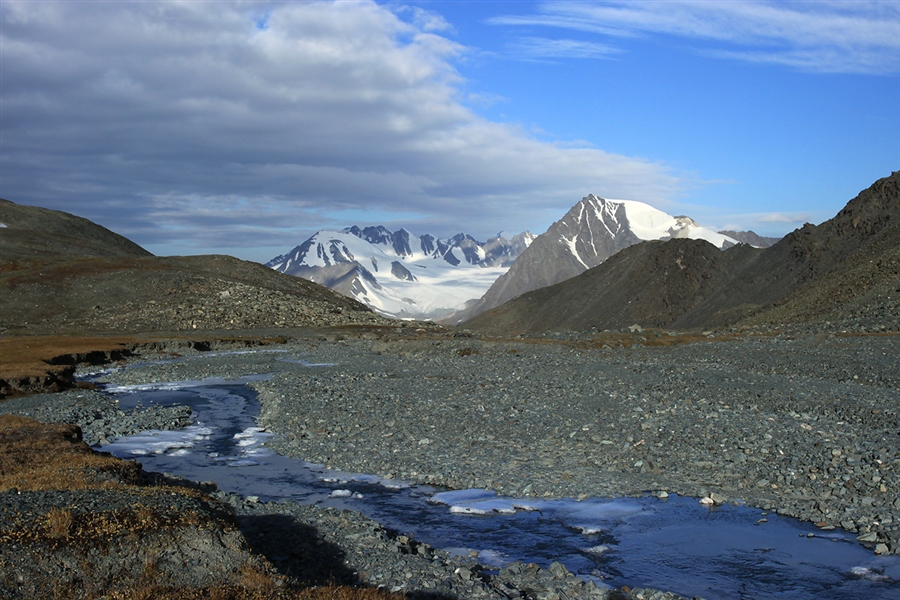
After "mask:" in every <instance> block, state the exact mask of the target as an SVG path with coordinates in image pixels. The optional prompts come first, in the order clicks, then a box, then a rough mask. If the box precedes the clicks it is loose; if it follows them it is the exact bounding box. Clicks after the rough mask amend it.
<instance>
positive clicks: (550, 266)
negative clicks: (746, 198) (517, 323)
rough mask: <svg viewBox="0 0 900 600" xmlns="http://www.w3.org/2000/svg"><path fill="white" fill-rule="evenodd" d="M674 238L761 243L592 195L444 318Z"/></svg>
mask: <svg viewBox="0 0 900 600" xmlns="http://www.w3.org/2000/svg"><path fill="white" fill-rule="evenodd" d="M729 233H733V232H729ZM745 236H749V237H745ZM675 238H689V239H700V240H706V241H708V242H710V243H711V244H713V245H714V246H716V247H717V248H720V249H725V248H730V247H731V246H734V245H735V244H738V243H739V242H744V241H746V240H748V239H749V240H751V241H750V243H751V244H753V243H754V242H757V244H754V245H765V244H766V240H765V239H764V238H760V237H759V236H757V235H756V234H755V233H752V232H746V233H744V232H740V233H737V234H735V235H733V236H732V235H725V234H723V233H717V232H715V231H713V230H711V229H707V228H705V227H701V226H700V225H698V224H697V223H696V222H695V221H694V220H693V219H691V218H690V217H685V216H677V217H673V216H672V215H669V214H667V213H665V212H663V211H661V210H657V209H655V208H653V207H652V206H650V205H648V204H644V203H643V202H635V201H632V200H607V199H604V198H599V197H597V196H595V195H593V194H591V195H589V196H586V197H585V198H583V199H582V200H581V201H580V202H579V203H578V204H576V205H575V206H573V207H572V208H571V209H570V210H569V212H567V213H566V214H565V216H564V217H563V218H562V219H560V220H559V221H557V222H556V223H554V224H553V225H551V226H550V228H549V229H548V230H547V232H546V233H544V234H541V235H539V236H538V237H537V238H535V240H534V242H533V243H532V244H531V245H530V246H529V247H528V249H527V250H526V251H525V252H523V253H522V255H521V256H520V257H519V258H518V259H517V260H516V262H515V263H514V264H513V266H512V267H511V268H510V269H509V271H508V272H507V273H506V274H504V275H502V276H501V277H499V278H498V279H497V281H495V282H494V284H493V285H492V286H491V287H490V288H489V289H488V290H487V292H486V293H485V294H484V296H482V297H481V299H480V300H478V302H476V303H474V304H473V305H472V306H470V307H467V308H466V309H465V310H463V311H461V312H459V313H457V314H455V315H453V316H452V317H451V318H450V319H447V320H446V322H447V323H459V322H461V321H465V320H468V319H471V318H472V317H474V316H476V315H478V314H481V313H482V312H484V311H486V310H489V309H491V308H495V307H497V306H500V305H501V304H504V303H505V302H508V301H509V300H512V299H513V298H515V297H517V296H520V295H521V294H524V293H525V292H530V291H531V290H536V289H539V288H542V287H546V286H548V285H553V284H555V283H559V282H560V281H565V280H566V279H569V278H571V277H575V276H576V275H578V274H580V273H583V272H584V271H587V270H588V269H590V268H591V267H595V266H597V265H599V264H600V263H602V262H603V261H605V260H607V259H608V258H609V257H611V256H612V255H614V254H616V253H617V252H619V251H620V250H623V249H624V248H627V247H629V246H632V245H634V244H637V243H639V242H642V241H648V240H669V239H675Z"/></svg>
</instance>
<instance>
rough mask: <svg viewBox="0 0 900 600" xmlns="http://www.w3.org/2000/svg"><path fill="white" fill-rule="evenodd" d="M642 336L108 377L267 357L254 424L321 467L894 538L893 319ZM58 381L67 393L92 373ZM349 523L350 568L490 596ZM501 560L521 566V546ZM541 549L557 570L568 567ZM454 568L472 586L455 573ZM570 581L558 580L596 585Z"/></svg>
mask: <svg viewBox="0 0 900 600" xmlns="http://www.w3.org/2000/svg"><path fill="white" fill-rule="evenodd" d="M663 335H664V334H663ZM643 341H647V340H646V338H645V339H644V340H643ZM649 343H650V342H648V343H647V345H641V344H637V345H634V346H631V347H609V346H605V347H599V348H592V347H587V345H586V344H579V343H577V342H572V341H566V340H563V341H557V342H553V343H548V342H546V341H543V340H524V339H523V340H509V341H488V340H481V339H478V338H476V337H450V336H443V337H433V338H431V339H422V340H391V339H386V338H385V339H347V340H341V341H334V340H332V341H326V340H323V339H317V340H309V341H305V342H297V343H295V344H291V345H287V346H284V347H282V348H280V350H283V352H254V353H247V354H232V355H227V356H225V355H221V356H201V357H197V358H194V359H192V360H189V361H184V362H175V363H165V364H157V365H153V366H150V367H146V368H141V369H135V370H126V371H120V372H117V373H113V374H110V375H109V376H108V377H107V379H108V380H110V381H113V382H115V383H118V384H129V383H149V382H161V381H177V380H187V379H201V378H203V377H209V376H216V377H224V378H237V377H239V376H242V375H248V374H253V373H270V374H271V377H270V379H268V380H266V381H255V382H253V383H251V385H252V387H254V388H255V389H257V390H258V392H259V399H260V402H261V405H262V412H261V415H260V422H261V424H262V425H264V426H265V427H267V428H268V429H269V430H270V431H272V432H276V433H278V434H280V436H279V437H277V438H275V439H274V440H273V441H272V442H270V443H269V445H270V446H271V447H273V448H274V449H276V450H278V451H279V452H282V453H285V454H289V455H293V456H297V457H299V458H302V459H304V460H307V461H311V462H316V463H321V464H325V465H326V466H328V467H330V468H334V469H341V470H346V471H351V472H365V473H373V474H377V475H380V476H383V477H389V478H396V479H401V480H406V481H410V482H418V483H425V484H433V485H439V486H446V487H451V488H460V489H461V488H489V489H492V490H496V491H497V492H498V493H501V494H505V495H511V496H520V497H543V498H551V497H575V498H579V497H587V496H623V495H640V494H644V493H647V492H662V491H666V492H669V493H671V492H675V493H678V494H681V495H687V496H694V497H698V498H712V499H713V500H714V501H716V502H722V501H726V502H727V501H741V502H744V503H747V504H749V505H752V506H757V507H760V508H762V509H765V510H770V511H775V512H777V513H778V514H782V515H788V516H793V517H797V518H800V519H804V520H808V521H812V522H813V523H816V524H817V525H818V526H819V527H821V528H822V529H830V528H834V527H842V528H844V529H847V530H850V531H853V532H856V533H857V534H858V535H859V536H860V539H861V541H863V542H864V543H866V544H867V545H868V546H869V547H871V548H872V549H873V551H874V552H876V553H880V554H889V553H891V554H900V452H898V447H900V415H898V411H900V389H898V388H900V351H898V350H900V339H898V338H897V336H893V335H885V336H840V335H811V334H809V335H808V334H798V335H796V336H788V335H780V336H779V335H769V336H764V337H763V336H760V337H753V336H744V337H739V338H737V339H729V340H716V339H714V338H709V339H707V340H706V341H699V342H694V343H690V344H678V345H673V346H668V347H656V346H651V345H649ZM286 359H287V360H286ZM305 361H308V362H307V364H303V363H304V362H305ZM309 363H312V364H323V363H325V364H333V366H318V367H316V368H310V367H309V366H308V364H309ZM67 394H69V395H72V396H73V397H78V396H79V395H80V396H81V399H82V400H84V396H85V395H87V396H88V397H92V394H93V393H92V392H85V391H82V390H78V391H72V392H68V393H67ZM54 397H58V398H61V397H63V396H62V395H54ZM27 401H28V399H22V400H21V402H27ZM64 404H65V403H60V404H59V406H63V405H64ZM8 406H11V405H9V404H8V403H5V404H3V405H0V407H3V409H4V411H5V410H6V409H7V407H8ZM19 408H21V407H19ZM170 416H172V415H166V417H165V418H164V419H162V420H166V419H169V417H170ZM45 417H46V415H45ZM103 421H104V425H106V424H107V419H106V418H103ZM114 421H115V419H112V420H111V422H114ZM173 422H174V421H173ZM82 427H83V428H85V429H86V437H87V436H93V438H91V439H99V438H100V436H109V435H113V433H112V432H111V431H109V427H105V428H104V427H100V428H99V429H97V430H95V429H92V428H91V424H90V423H88V424H87V427H86V426H85V425H82ZM101 430H102V431H101ZM236 504H237V505H240V506H242V508H241V510H244V511H251V512H252V511H254V510H260V508H259V506H267V507H269V508H267V509H266V510H269V512H270V513H274V512H281V513H290V512H296V511H300V512H305V511H310V510H312V509H311V508H309V507H297V506H296V505H293V504H291V503H273V504H269V505H265V504H262V503H260V504H259V505H258V506H257V505H253V506H250V505H247V506H245V505H246V502H243V503H242V502H237V501H236ZM251 504H252V503H251ZM317 515H318V516H316V517H315V518H314V519H313V520H321V522H322V523H323V524H325V523H326V522H328V523H331V526H333V525H334V523H337V522H338V521H340V518H341V517H339V516H335V515H334V514H327V512H326V511H319V513H317ZM351 520H353V519H352V518H351ZM354 527H356V528H357V529H359V527H362V528H363V529H366V528H373V527H374V528H376V529H377V524H371V523H368V522H367V523H366V524H365V525H360V524H356V525H354ZM357 529H353V528H352V527H351V528H350V530H352V533H350V534H347V535H343V537H341V539H342V540H343V541H342V542H341V544H344V547H345V554H347V549H349V548H352V550H351V551H350V552H351V553H352V552H356V553H359V552H363V554H361V555H360V556H361V557H365V556H368V557H369V559H370V560H374V561H375V562H376V563H378V565H380V566H375V567H373V568H372V569H370V570H369V571H366V572H367V573H368V572H370V571H372V572H378V573H381V574H382V575H384V573H385V572H386V573H387V575H384V578H383V580H381V581H379V580H378V579H376V578H373V579H371V580H369V582H370V583H375V584H377V585H384V586H386V587H388V588H389V589H393V588H395V587H397V586H400V587H399V589H406V590H408V589H410V588H408V587H404V586H405V585H406V584H404V582H407V584H408V582H409V581H411V580H412V581H417V582H419V581H421V580H425V581H428V582H429V585H434V586H439V585H440V582H441V581H452V582H453V583H452V585H451V584H447V585H451V587H452V590H451V589H449V588H448V589H447V590H446V591H444V590H443V589H442V588H440V587H432V588H430V589H434V590H435V592H437V591H439V590H440V591H441V592H442V593H458V594H461V596H462V597H473V598H474V597H503V596H501V595H496V594H499V591H498V588H496V587H495V588H491V587H490V586H487V585H484V582H483V581H482V580H481V579H479V578H478V577H476V576H477V574H478V573H477V564H470V565H469V566H463V565H459V564H455V563H451V562H450V561H449V560H448V559H446V558H438V559H435V558H434V557H435V554H433V553H430V552H431V551H430V550H429V551H428V552H426V551H424V550H423V551H422V552H423V554H425V556H420V557H419V558H424V559H425V561H426V562H425V563H416V564H420V565H423V564H426V563H427V564H428V565H429V566H428V568H429V569H431V568H435V567H434V565H439V568H437V570H438V571H440V572H441V573H443V574H444V575H442V576H439V575H435V574H430V575H427V576H425V575H421V577H420V575H417V574H416V573H418V571H416V572H415V573H414V572H413V570H410V569H408V568H404V567H402V565H399V563H397V565H393V563H391V562H389V561H388V559H387V558H384V559H382V558H373V557H375V556H380V555H378V554H377V553H376V554H369V555H366V554H365V549H366V548H369V549H371V548H374V547H376V546H377V544H375V542H373V541H372V540H373V539H375V538H378V537H379V536H380V535H381V534H380V533H378V532H377V531H375V530H372V531H368V530H366V531H368V533H366V531H358V530H357ZM350 530H348V531H350ZM345 533H346V532H345ZM363 534H365V535H363ZM385 535H386V534H385ZM353 536H355V537H353ZM354 540H355V541H354ZM397 540H398V538H396V537H393V538H391V541H390V543H388V544H387V545H386V547H387V546H390V548H389V550H390V552H389V553H388V554H391V555H394V554H396V555H397V556H400V555H403V556H415V555H417V551H416V550H415V548H412V550H411V551H406V552H403V551H398V550H397V548H398V547H399V546H402V545H403V544H402V543H401V542H398V541H397ZM366 544H368V546H366ZM398 544H399V546H398ZM339 545H340V544H339ZM407 550H409V548H408V549H407ZM388 554H385V556H387V555H388ZM359 560H363V559H362V558H360V559H359ZM404 560H407V559H404ZM379 561H381V562H379ZM385 561H388V562H385ZM395 562H396V561H395ZM391 565H393V566H396V567H397V568H396V569H394V568H392V566H391ZM560 567H561V565H560ZM423 568H424V567H423ZM472 568H475V570H474V571H473V570H472ZM357 569H358V570H360V571H365V569H359V568H358V567H357ZM517 569H519V571H521V572H522V573H526V569H525V567H524V565H523V566H521V567H517ZM556 569H557V570H558V571H559V572H558V573H557V575H558V578H557V583H559V584H560V586H562V583H560V582H565V581H566V579H567V575H566V574H565V573H563V572H562V570H560V569H559V567H556ZM408 573H413V575H412V576H410V577H407V574H408ZM467 574H468V575H471V576H473V577H475V578H474V579H466V575H467ZM506 575H507V579H506V580H505V581H507V583H508V584H509V586H508V587H509V590H513V589H524V588H522V587H519V588H516V586H515V585H514V584H512V583H511V580H510V579H509V578H510V577H512V576H513V575H515V574H514V573H507V574H506ZM553 579H554V575H553V573H551V572H550V570H549V569H544V570H542V572H541V573H537V574H532V580H533V581H544V582H545V583H547V582H548V581H551V580H553ZM461 582H466V585H470V584H471V588H466V587H464V588H460V587H458V586H459V584H460V583H461ZM475 584H477V585H475ZM504 585H506V584H504ZM453 586H457V587H453ZM475 587H478V589H479V590H480V591H477V593H476V590H475ZM532 589H537V588H532ZM541 589H542V591H540V592H539V593H538V592H535V594H534V597H544V598H552V597H553V596H552V595H550V594H553V593H557V592H556V591H555V589H556V588H553V586H552V585H549V584H548V587H546V588H541ZM560 589H561V588H560ZM515 593H519V592H515ZM578 593H581V594H582V595H578ZM578 593H576V594H575V595H569V596H559V595H557V596H556V597H572V598H577V597H585V598H588V597H603V596H602V595H600V594H603V593H604V592H600V591H596V592H595V591H594V590H586V589H582V590H581V591H580V592H578ZM641 593H643V592H641ZM473 594H475V595H473ZM479 594H484V595H483V596H481V595H479ZM492 594H495V595H494V596H492ZM539 594H545V595H543V596H540V595H539ZM592 594H594V595H592ZM653 594H655V592H647V594H646V596H644V597H649V596H652V595H653ZM451 597H452V596H451ZM507 597H515V596H514V595H512V592H510V594H508V595H507ZM529 597H530V596H529ZM654 597H662V596H654Z"/></svg>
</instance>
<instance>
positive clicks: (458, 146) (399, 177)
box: [0, 1, 682, 248]
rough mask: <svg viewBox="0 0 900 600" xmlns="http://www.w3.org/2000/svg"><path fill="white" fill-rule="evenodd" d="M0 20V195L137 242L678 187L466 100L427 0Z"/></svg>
mask: <svg viewBox="0 0 900 600" xmlns="http://www.w3.org/2000/svg"><path fill="white" fill-rule="evenodd" d="M0 18H2V20H3V29H2V31H0V43H2V46H3V53H2V56H0V69H2V72H3V78H4V79H3V87H2V90H0V93H2V103H3V112H2V120H0V134H2V136H3V146H2V150H0V167H2V169H3V173H4V176H3V182H2V185H0V195H2V196H3V197H7V198H8V199H10V200H13V201H26V202H28V203H33V204H42V205H45V206H50V207H52V208H58V209H62V210H68V211H70V212H75V213H77V214H81V215H83V216H87V217H89V218H94V219H96V220H98V221H100V222H101V223H103V224H104V225H106V226H107V227H111V228H113V229H114V230H116V231H118V232H120V233H123V234H125V235H132V236H135V237H136V241H138V242H139V243H146V244H150V245H152V244H157V243H160V244H161V243H164V242H165V243H168V244H172V245H173V247H175V246H178V247H183V248H189V247H190V246H191V245H192V244H193V245H195V246H197V247H198V248H202V247H212V246H215V247H225V246H227V245H228V244H231V245H233V246H241V245H243V244H250V243H253V242H248V241H246V240H245V239H244V238H246V237H247V235H248V232H249V231H252V232H259V231H264V230H266V229H265V228H268V231H269V234H268V236H267V240H266V241H267V243H275V242H274V240H279V241H282V240H283V244H284V246H289V245H290V244H293V243H297V242H298V241H301V240H297V239H296V237H295V236H296V232H297V231H298V228H304V227H306V228H309V229H314V228H316V227H317V226H318V224H319V223H321V219H322V215H323V214H326V213H328V211H332V212H331V213H328V214H335V213H334V211H341V210H345V211H353V210H375V211H379V214H389V213H391V212H396V213H402V214H410V213H413V214H422V215H424V217H423V220H422V223H421V224H422V225H423V229H422V230H420V231H422V232H424V226H426V225H437V226H438V227H441V226H442V227H443V228H445V229H444V230H440V229H438V230H432V233H435V234H437V235H444V234H447V233H449V232H450V231H453V232H455V231H458V230H461V229H463V230H468V231H472V232H473V233H474V234H475V235H486V234H488V233H493V232H494V230H495V229H499V228H506V229H509V230H517V229H524V228H532V229H533V228H535V227H536V225H535V222H536V221H537V223H538V224H539V225H542V226H546V225H549V220H547V217H546V215H547V214H548V212H549V213H550V214H555V215H559V214H562V213H564V212H565V210H566V209H568V207H569V206H571V205H572V204H573V203H574V202H576V201H577V200H578V199H579V198H581V197H582V196H584V195H585V194H587V193H591V192H593V193H598V194H602V195H608V196H612V197H629V198H638V199H641V200H644V201H648V202H651V203H654V202H657V203H662V202H666V201H669V200H671V199H672V198H673V197H674V196H675V195H676V194H677V192H678V190H679V189H680V187H681V184H682V181H681V180H680V179H679V177H678V176H677V175H676V174H675V173H673V171H672V170H671V169H669V168H667V167H666V166H665V165H661V164H658V163H654V162H650V161H647V160H643V159H640V158H633V157H627V156H621V155H616V154H610V153H606V152H603V151H601V150H598V149H594V148H591V147H586V146H582V147H571V146H570V145H566V144H564V143H560V144H554V143H548V142H543V141H540V140H538V139H535V138H534V137H532V136H531V135H529V134H528V133H527V132H525V131H523V130H521V129H518V128H516V127H514V126H510V125H506V124H499V123H494V122H490V121H487V120H485V119H483V118H481V117H479V116H477V115H476V114H475V113H473V112H472V111H471V110H470V109H468V108H467V107H466V106H465V104H464V103H463V100H465V99H466V98H470V97H471V96H470V95H469V94H470V92H472V90H469V89H467V88H466V82H465V81H463V79H462V78H461V76H460V74H459V73H458V71H457V70H456V69H455V67H454V61H456V60H459V59H461V58H463V57H465V56H466V54H467V53H468V52H469V49H467V48H465V47H463V46H461V45H460V44H458V43H456V42H453V41H452V40H450V39H448V38H446V37H442V36H441V35H439V34H438V33H437V32H440V31H445V30H447V27H448V26H447V25H446V23H445V22H443V20H442V19H440V17H437V16H435V15H433V14H431V13H427V12H423V11H421V10H414V11H407V10H406V9H402V8H399V7H394V12H392V10H390V9H389V8H387V7H385V6H380V5H378V4H375V3H374V2H364V1H363V2H271V3H199V2H197V3H193V2H181V3H149V2H129V3H119V2H117V3H110V2H78V3H74V2H59V3H52V2H6V1H4V2H3V4H2V5H0ZM404 18H408V20H404ZM591 48H593V46H590V45H588V46H583V47H582V51H585V52H589V51H591ZM598 48H599V47H598ZM598 48H595V49H594V51H599V49H598ZM576 50H577V48H576ZM326 209H327V210H326ZM327 224H328V225H331V223H327ZM204 227H205V228H206V229H207V230H206V231H204V232H203V234H202V235H196V236H195V234H194V233H193V232H195V231H196V230H197V228H204ZM192 236H195V237H192ZM216 240H218V241H216ZM179 244H180V246H179Z"/></svg>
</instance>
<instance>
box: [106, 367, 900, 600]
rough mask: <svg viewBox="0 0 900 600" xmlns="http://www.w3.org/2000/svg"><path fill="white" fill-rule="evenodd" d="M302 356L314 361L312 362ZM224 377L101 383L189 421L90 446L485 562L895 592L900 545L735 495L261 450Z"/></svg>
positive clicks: (742, 588)
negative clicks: (423, 481) (409, 474)
mask: <svg viewBox="0 0 900 600" xmlns="http://www.w3.org/2000/svg"><path fill="white" fill-rule="evenodd" d="M310 366H311V367H314V366H315V365H310ZM250 379H252V378H244V379H241V380H236V381H224V380H215V379H213V380H204V381H193V382H177V383H161V384H157V385H150V386H122V387H109V388H108V390H107V391H108V392H109V393H110V394H112V395H113V396H114V397H115V398H116V400H117V401H118V402H119V404H120V405H121V406H122V407H123V408H126V409H127V408H131V407H134V406H137V405H144V406H147V405H150V404H172V403H180V404H186V405H188V406H190V407H191V408H192V410H193V414H194V419H195V420H194V424H193V425H191V426H189V427H187V428H184V429H182V430H178V431H153V432H145V433H142V434H139V435H134V436H129V437H125V438H120V439H118V440H115V441H114V442H112V443H110V444H107V445H105V446H103V447H102V449H103V450H105V451H108V452H111V453H112V454H114V455H116V456H118V457H121V458H126V459H137V460H139V461H140V462H141V463H142V464H143V466H144V468H145V469H147V470H150V471H161V472H167V473H171V474H175V475H179V476H182V477H187V478H190V479H193V480H198V481H214V482H215V483H216V484H217V485H218V487H219V489H221V490H223V491H226V492H234V493H237V494H241V495H244V496H256V497H258V498H259V499H260V500H263V501H268V500H278V499H281V498H289V499H291V500H294V501H296V502H300V503H314V504H318V505H323V506H334V507H339V508H348V509H352V510H356V511H359V512H361V513H363V514H365V515H367V516H369V517H370V518H373V519H375V520H377V521H379V522H381V523H382V524H384V525H385V526H387V527H390V528H392V529H395V530H397V531H399V532H402V533H409V534H412V535H413V536H414V537H415V538H416V539H418V540H421V541H424V542H427V543H428V544H430V545H432V546H434V547H437V548H443V549H446V550H449V551H451V552H460V553H468V552H469V551H471V550H476V551H478V553H479V555H480V559H479V560H481V561H482V562H483V563H485V564H487V565H493V566H497V567H499V566H502V565H503V564H505V563H508V562H511V561H514V560H521V561H524V562H536V563H538V564H540V565H541V566H544V567H546V566H547V565H548V564H549V563H550V562H552V561H554V560H558V561H560V562H562V563H563V564H565V565H566V567H567V568H568V569H569V570H570V571H572V572H574V573H577V574H578V575H580V576H582V577H584V578H587V579H593V580H594V581H596V582H598V583H600V582H602V583H603V584H606V585H611V586H615V587H619V586H622V585H629V586H632V587H651V588H656V589H663V590H670V591H675V592H677V593H679V594H682V595H684V596H695V595H696V596H702V597H704V598H708V599H714V598H792V599H803V598H806V599H814V598H815V599H819V598H836V599H838V598H847V599H850V598H867V599H868V600H877V599H885V600H887V599H891V598H893V599H895V598H900V558H898V557H877V556H875V555H873V554H872V552H871V551H870V550H868V549H866V548H864V547H863V546H862V545H860V544H859V543H858V542H856V540H855V537H854V535H853V534H850V533H847V532H844V531H841V530H832V531H821V530H819V529H817V528H815V527H814V526H813V525H812V524H810V523H804V522H800V521H797V520H795V519H790V518H785V517H781V516H778V515H776V514H767V513H765V512H763V511H760V510H759V509H755V508H750V507H746V506H739V505H738V506H736V505H724V506H718V507H706V506H703V505H701V504H700V503H699V502H698V500H697V499H696V498H686V497H678V496H675V495H670V496H669V497H668V498H665V499H659V498H656V497H654V496H650V495H647V496H645V497H641V498H614V499H609V498H588V499H585V500H582V501H577V500H573V499H560V500H534V499H513V498H498V497H497V496H496V495H494V494H493V493H491V492H486V491H484V490H461V491H449V490H440V489H435V488H432V487H426V486H418V485H409V484H406V483H403V482H397V481H395V480H384V479H380V478H378V477H375V476H372V475H366V474H352V473H343V472H336V471H330V470H327V469H325V468H324V467H322V466H320V465H314V464H311V463H307V462H304V461H301V460H297V459H293V458H288V457H283V456H280V455H278V454H275V453H273V452H271V451H269V450H268V449H267V448H266V447H265V442H266V440H267V439H269V438H270V437H271V434H270V433H267V432H266V431H264V430H262V429H260V428H259V427H257V425H256V416H257V414H258V412H259V403H258V402H257V401H256V398H255V392H254V391H253V390H252V389H251V388H250V387H248V386H247V385H245V384H246V383H247V381H249V380H250Z"/></svg>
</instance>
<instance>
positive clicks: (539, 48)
mask: <svg viewBox="0 0 900 600" xmlns="http://www.w3.org/2000/svg"><path fill="white" fill-rule="evenodd" d="M510 51H511V53H512V55H513V56H517V57H520V58H538V59H540V58H551V59H552V58H610V57H611V56H612V55H615V54H619V53H621V50H619V49H618V48H614V47H612V46H608V45H606V44H598V43H596V42H585V41H582V40H569V39H550V38H545V37H522V38H519V39H518V40H517V41H516V42H514V43H513V44H511V45H510Z"/></svg>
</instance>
